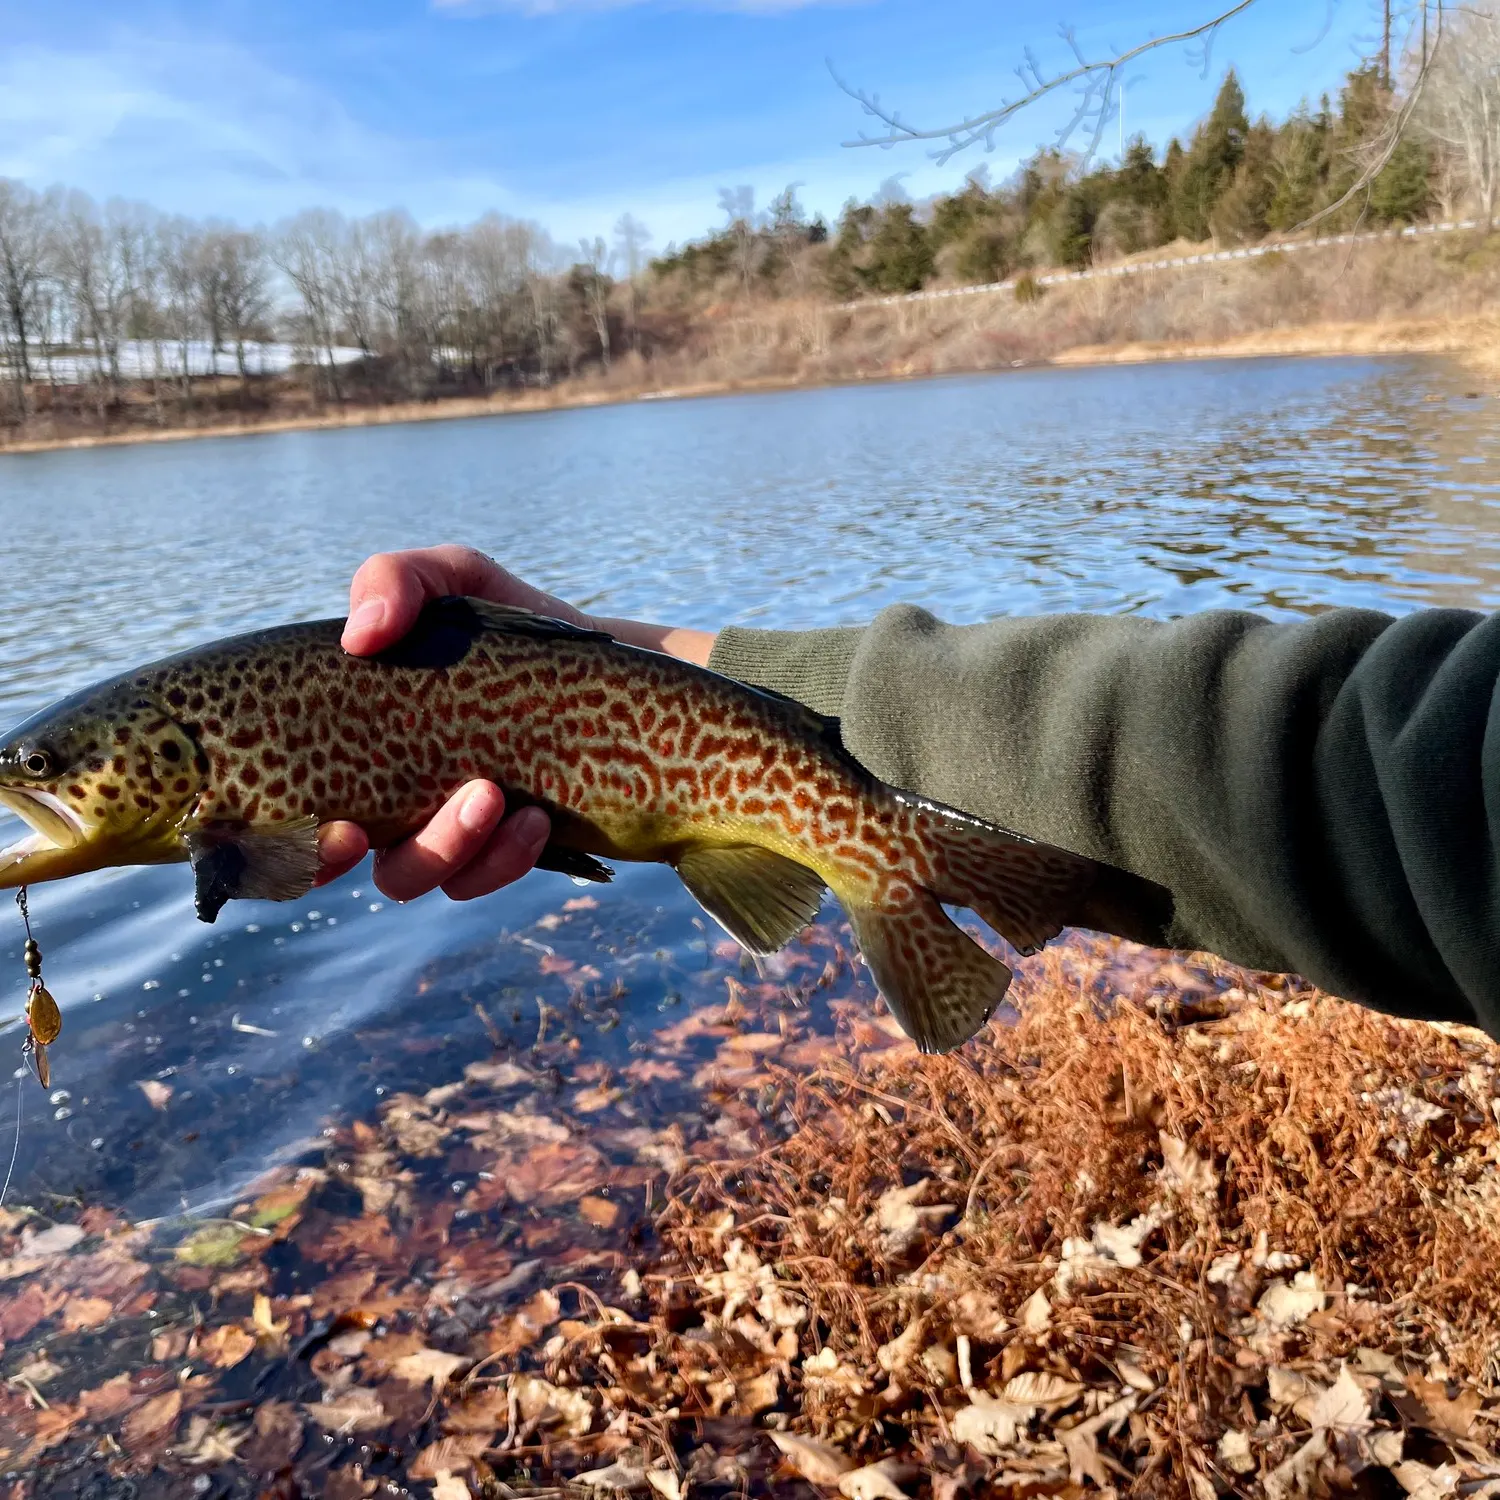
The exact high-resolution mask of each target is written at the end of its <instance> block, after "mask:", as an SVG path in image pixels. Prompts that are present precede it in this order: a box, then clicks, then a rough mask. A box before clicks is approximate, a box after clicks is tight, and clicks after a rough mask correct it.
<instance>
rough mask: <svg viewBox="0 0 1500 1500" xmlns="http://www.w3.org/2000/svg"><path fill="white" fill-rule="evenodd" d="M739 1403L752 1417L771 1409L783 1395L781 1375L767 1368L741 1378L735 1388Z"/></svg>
mask: <svg viewBox="0 0 1500 1500" xmlns="http://www.w3.org/2000/svg"><path fill="white" fill-rule="evenodd" d="M734 1393H735V1396H736V1397H737V1398H738V1401H739V1405H740V1406H741V1407H742V1408H743V1409H744V1410H745V1411H747V1412H748V1413H749V1414H750V1415H751V1416H752V1417H753V1416H758V1415H759V1414H760V1413H761V1412H763V1411H769V1410H770V1409H771V1408H772V1407H773V1406H775V1405H776V1402H777V1401H778V1400H779V1399H780V1396H781V1376H780V1375H778V1374H777V1372H776V1371H775V1370H765V1371H763V1372H762V1373H761V1374H759V1375H752V1376H751V1377H750V1378H749V1379H748V1380H741V1381H740V1382H739V1383H738V1384H737V1385H736V1386H735V1390H734Z"/></svg>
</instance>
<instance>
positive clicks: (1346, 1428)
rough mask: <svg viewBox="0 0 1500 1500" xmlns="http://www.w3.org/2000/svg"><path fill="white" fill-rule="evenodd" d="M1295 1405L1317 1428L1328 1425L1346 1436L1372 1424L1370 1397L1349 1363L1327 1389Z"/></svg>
mask: <svg viewBox="0 0 1500 1500" xmlns="http://www.w3.org/2000/svg"><path fill="white" fill-rule="evenodd" d="M1294 1409H1295V1411H1296V1413H1297V1415H1298V1416H1299V1417H1301V1418H1302V1420H1303V1421H1304V1422H1306V1423H1307V1425H1308V1426H1309V1427H1311V1428H1312V1429H1313V1431H1314V1432H1317V1431H1320V1430H1322V1429H1324V1428H1326V1429H1327V1430H1328V1431H1330V1432H1332V1433H1335V1434H1336V1435H1340V1436H1342V1435H1345V1434H1348V1433H1355V1432H1364V1431H1365V1430H1366V1429H1367V1428H1368V1427H1369V1426H1370V1398H1369V1397H1368V1396H1366V1395H1365V1393H1364V1388H1363V1387H1362V1386H1361V1385H1360V1383H1359V1382H1358V1381H1357V1380H1356V1379H1355V1378H1354V1376H1353V1375H1352V1374H1351V1373H1350V1370H1349V1366H1348V1365H1344V1366H1342V1367H1341V1368H1340V1370H1339V1378H1338V1379H1337V1380H1336V1381H1334V1383H1333V1384H1332V1385H1331V1386H1329V1387H1328V1389H1327V1390H1325V1391H1319V1392H1318V1393H1317V1394H1316V1395H1311V1396H1306V1397H1304V1398H1303V1399H1302V1400H1301V1401H1299V1402H1298V1403H1297V1405H1296V1407H1295V1408H1294Z"/></svg>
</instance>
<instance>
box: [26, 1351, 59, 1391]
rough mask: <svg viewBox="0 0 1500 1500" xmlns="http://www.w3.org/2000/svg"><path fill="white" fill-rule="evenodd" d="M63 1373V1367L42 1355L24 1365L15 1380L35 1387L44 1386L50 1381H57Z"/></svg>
mask: <svg viewBox="0 0 1500 1500" xmlns="http://www.w3.org/2000/svg"><path fill="white" fill-rule="evenodd" d="M62 1372H63V1367H62V1366H61V1365H57V1364H53V1362H52V1361H51V1360H50V1359H48V1358H47V1356H46V1355H45V1354H40V1355H38V1356H37V1357H36V1358H35V1359H33V1360H32V1361H30V1363H28V1364H24V1365H22V1366H21V1368H20V1369H19V1370H17V1371H16V1375H15V1378H16V1379H17V1380H25V1381H28V1382H29V1383H30V1384H32V1385H34V1386H44V1385H46V1383H47V1382H48V1381H49V1380H55V1379H56V1378H57V1377H58V1376H59V1375H61V1374H62Z"/></svg>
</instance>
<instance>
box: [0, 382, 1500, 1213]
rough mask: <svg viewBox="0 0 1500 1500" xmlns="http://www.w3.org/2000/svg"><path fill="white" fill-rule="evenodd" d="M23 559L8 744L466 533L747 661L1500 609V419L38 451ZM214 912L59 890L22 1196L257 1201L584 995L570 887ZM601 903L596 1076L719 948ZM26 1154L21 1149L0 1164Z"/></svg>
mask: <svg viewBox="0 0 1500 1500" xmlns="http://www.w3.org/2000/svg"><path fill="white" fill-rule="evenodd" d="M0 527H3V534H4V543H3V556H4V562H5V568H4V575H3V585H0V587H3V596H0V597H3V601H4V606H5V607H4V609H3V611H0V719H3V720H5V721H7V723H8V722H11V721H15V720H18V719H20V718H21V717H22V716H24V715H25V714H27V713H29V712H30V711H32V710H34V709H36V708H39V707H41V706H43V705H44V704H45V703H46V702H48V701H49V700H51V699H53V698H55V697H57V696H59V695H60V694H62V693H64V692H66V691H68V690H70V689H72V688H75V687H78V686H81V685H83V684H85V683H88V682H89V681H92V680H95V679H97V678H99V677H101V676H104V675H106V674H107V673H110V672H112V671H115V670H117V669H122V668H126V667H129V666H133V665H135V664H136V663H138V662H141V661H144V660H149V659H151V658H153V657H156V656H160V655H162V654H164V653H166V652H168V651H171V650H174V649H177V648H180V647H183V646H186V645H190V644H192V643H194V642H197V641H201V640H205V639H208V638H211V637H213V636H216V635H221V634H225V633H229V632H232V631H238V630H242V629H248V628H252V627H255V626H259V625H266V624H272V623H277V622H281V621H285V620H290V619H295V618H308V617H315V616H320V615H328V614H338V613H342V608H343V604H344V601H345V598H346V588H347V582H348V578H349V575H350V574H351V572H352V571H353V569H354V567H355V566H356V565H357V564H358V563H359V561H360V560H361V559H363V558H364V557H365V556H366V555H368V554H369V553H370V552H372V551H376V550H380V549H385V548H393V547H401V546H412V545H419V544H424V543H430V542H434V541H438V540H464V541H469V542H472V543H474V544H476V545H478V546H481V547H483V548H484V549H485V550H487V551H490V552H493V553H494V554H495V555H497V556H498V557H500V558H501V559H502V560H504V561H505V562H507V563H508V564H509V565H510V566H512V567H513V568H514V569H515V570H516V571H518V572H520V573H521V574H522V575H523V576H525V577H527V578H529V579H531V580H533V581H534V582H536V583H538V584H540V585H542V586H544V587H546V588H548V589H550V590H552V591H554V592H556V593H559V594H562V595H564V596H566V597H570V598H572V599H573V600H575V601H576V602H577V603H579V604H580V605H583V606H585V607H587V608H591V609H599V610H602V611H605V612H608V613H613V614H634V615H639V616H644V617H654V618H657V619H661V620H668V621H672V622H674V623H679V624H684V625H696V626H702V627H710V628H711V627H714V626H717V625H721V624H724V623H726V622H731V621H734V622H740V623H752V624H753V623H764V624H767V625H777V626H791V627H802V626H809V625H820V624H835V623H854V622H859V621H863V620H866V619H868V618H869V617H870V616H871V615H873V614H874V613H875V612H876V611H877V610H879V609H880V608H882V607H884V606H885V605H888V604H892V603H895V602H898V601H911V602H916V603H922V604H926V605H928V606H930V607H932V608H934V609H935V610H937V611H938V612H940V613H942V614H944V615H945V616H947V617H948V618H950V619H954V620H978V619H983V618H985V617H987V616H992V615H995V614H1000V613H1007V612H1010V613H1027V614H1033V613H1040V612H1046V611H1053V610H1070V609H1078V610H1095V611H1138V612H1142V613H1146V614H1151V615H1159V616H1169V615H1177V614H1182V613H1185V612H1188V611H1192V610H1200V609H1206V608H1215V607H1221V606H1237V607H1247V608H1253V609H1258V610H1263V611H1267V612H1271V613H1274V614H1278V615H1282V616H1287V615H1293V614H1297V613H1302V612H1311V611H1315V610H1318V609H1323V608H1327V607H1330V606H1334V605H1347V604H1357V605H1367V606H1375V607H1380V608H1386V609H1390V610H1394V611H1405V610H1409V609H1412V608H1415V607H1418V606H1420V605H1424V604H1445V605H1464V606H1472V607H1482V608H1487V609H1488V608H1494V607H1496V606H1497V605H1500V431H1497V427H1496V423H1495V421H1494V406H1493V400H1492V398H1491V397H1490V396H1489V395H1488V394H1487V393H1486V394H1484V395H1479V394H1476V393H1475V392H1474V390H1473V381H1472V380H1471V379H1470V378H1469V377H1466V376H1464V375H1463V374H1462V373H1461V372H1458V371H1456V370H1455V369H1453V368H1452V367H1451V366H1448V365H1446V364H1443V363H1441V362H1437V361H1421V360H1415V359H1397V360H1382V361H1376V360H1364V359H1340V360H1324V361H1255V362H1235V363H1229V362H1225V363H1213V364H1194V365H1179V366H1155V367H1143V368H1134V369H1131V368H1125V369H1099V370H1076V371H1060V370H1058V371H1053V370H1049V371H1035V372H1018V373H1009V374H1004V375H998V376H987V377H975V378H964V379H952V380H941V381H932V382H927V383H921V384H904V385H884V386H866V387H859V388H837V389H827V390H817V391H809V392H795V393H788V394H781V395H759V396H747V397H733V398H723V399H714V400H704V401H691V402H680V403H679V402H662V403H651V404H640V405H629V406H620V407H614V408H607V409H597V410H589V411H576V412H557V413H550V414H543V415H531V416H519V417H503V418H496V419H489V420H480V421H465V422H441V423H428V424H420V425H412V426H397V427H386V428H376V429H367V430H362V431H330V432H314V433H289V434H278V435H268V436H263V437H256V438H250V439H226V440H215V441H198V442H191V443H182V444H168V445H161V446H140V447H125V448H114V449H97V450H92V451H79V452H68V453H55V454H42V455H31V456H11V457H8V458H0ZM14 833H15V829H14V827H13V826H11V825H10V824H9V823H6V824H5V825H4V826H0V842H5V841H8V840H9V838H10V837H12V836H14ZM191 887H192V882H191V878H190V876H189V873H188V871H187V870H186V868H185V867H181V866H178V867H175V868H169V869H161V870H144V871H118V872H109V873H104V874H100V875H98V876H94V877H88V878H83V879H79V880H76V881H72V882H67V883H65V884H63V885H59V886H51V887H46V886H44V887H37V888H35V889H34V890H33V892H32V898H31V904H32V914H33V919H34V922H35V924H36V927H37V934H38V938H39V940H40V942H41V944H42V947H43V949H44V950H45V951H46V954H47V979H48V983H49V986H50V987H51V988H52V990H53V991H54V993H55V994H56V995H57V996H58V998H59V1000H60V1001H61V1002H62V1005H63V1009H64V1017H65V1025H64V1031H63V1036H62V1039H61V1041H60V1043H59V1045H58V1046H57V1047H56V1048H55V1049H54V1051H53V1060H52V1061H53V1088H54V1090H61V1091H62V1093H59V1094H57V1095H56V1097H54V1098H53V1099H51V1100H49V1099H48V1097H47V1096H46V1095H45V1094H43V1092H42V1091H41V1090H40V1089H39V1088H38V1087H37V1086H36V1084H35V1083H34V1082H31V1081H29V1080H28V1081H27V1082H26V1084H25V1087H24V1089H23V1090H22V1093H21V1099H22V1106H23V1110H24V1129H23V1132H22V1137H21V1144H20V1152H19V1159H18V1166H17V1175H16V1185H15V1187H14V1188H13V1189H12V1191H13V1193H14V1194H15V1195H16V1196H17V1197H19V1198H22V1199H26V1200H29V1201H32V1202H39V1203H40V1202H45V1201H47V1199H48V1197H49V1195H57V1196H61V1197H64V1198H72V1197H78V1196H83V1197H88V1198H96V1199H102V1200H103V1201H106V1202H107V1203H109V1204H111V1205H112V1206H122V1207H124V1208H126V1209H127V1210H128V1211H130V1212H131V1213H133V1214H137V1215H139V1214H159V1213H170V1212H174V1211H176V1210H179V1209H183V1208H201V1207H205V1206H208V1205H211V1204H213V1203H216V1202H219V1201H222V1200H223V1198H224V1196H225V1195H227V1194H231V1193H233V1191H234V1189H235V1187H236V1186H237V1185H238V1184H240V1183H241V1182H243V1181H244V1179H245V1178H246V1177H247V1176H249V1175H250V1174H252V1173H253V1172H255V1171H257V1170H259V1169H260V1168H262V1167H263V1166H265V1165H266V1164H267V1163H268V1162H270V1161H272V1160H274V1159H278V1158H282V1157H285V1156H288V1155H291V1154H296V1153H298V1152H299V1151H301V1150H305V1149H307V1147H308V1144H309V1142H312V1141H314V1140H315V1138H316V1137H317V1136H318V1134H319V1132H320V1131H322V1130H324V1129H325V1128H327V1126H328V1125H329V1124H330V1122H331V1121H334V1120H337V1119H341V1118H343V1119H347V1118H348V1117H349V1116H350V1115H355V1114H360V1113H368V1112H370V1111H371V1110H373V1108H374V1107H375V1105H376V1103H377V1101H378V1099H379V1097H380V1096H381V1094H382V1093H383V1092H385V1091H388V1090H393V1089H400V1088H406V1087H414V1086H417V1085H418V1084H419V1083H421V1082H422V1081H425V1080H429V1079H432V1078H442V1077H452V1076H455V1074H456V1072H457V1070H458V1069H459V1068H461V1066H462V1064H463V1062H464V1061H466V1060H468V1059H470V1058H474V1057H478V1056H482V1055H486V1054H488V1052H489V1051H490V1046H491V1043H490V1040H489V1030H488V1029H487V1028H493V1029H495V1030H498V1031H500V1032H501V1033H503V1034H504V1035H505V1036H507V1037H514V1038H516V1039H519V1040H529V1039H530V1038H531V1037H532V1036H534V1035H535V1032H536V1028H537V1026H538V1020H539V1010H538V999H539V998H540V999H541V1000H542V1001H543V1003H544V1004H547V1005H553V1006H556V1005H559V1004H561V1001H560V1000H559V996H561V995H562V994H564V993H565V991H564V989H563V988H562V986H561V984H560V982H559V981H555V980H554V981H551V983H552V985H553V986H554V987H553V988H548V983H547V982H544V980H543V979H542V978H540V977H539V970H538V955H539V952H542V951H543V950H544V949H545V948H547V947H549V946H552V941H551V939H550V938H549V936H548V933H549V931H550V929H549V928H548V927H547V926H545V925H544V926H543V927H540V928H539V927H538V926H537V925H536V924H537V922H538V919H544V918H545V917H546V916H547V914H548V913H549V912H552V911H554V910H555V909H556V908H558V907H560V906H561V905H562V903H563V902H564V901H566V900H568V899H569V898H570V897H573V896H576V895H577V894H578V893H577V892H576V891H575V890H574V889H573V887H572V886H570V885H569V884H568V883H567V882H566V881H565V880H564V879H562V878H561V877H559V876H554V875H535V876H532V877H531V878H529V879H528V880H527V881H525V882H523V883H522V885H521V886H520V887H518V888H515V889H513V890H511V891H508V892H504V893H501V894H500V895H497V896H495V897H491V898H489V899H488V900H485V901H481V902H476V903H471V904H468V905H463V906H460V905H454V904H452V903H450V902H447V901H446V900H445V899H444V898H442V897H441V896H437V895H434V896H431V897H428V898H426V899H424V900H422V901H419V902H415V903H413V904H411V905H410V906H407V907H399V908H398V907H394V906H392V905H390V904H388V903H385V902H383V901H382V899H381V898H380V896H379V895H378V893H377V892H375V891H374V889H373V888H372V887H371V885H370V882H369V879H368V870H361V871H359V872H356V874H355V875H354V876H352V877H350V878H348V879H346V880H344V881H343V882H341V883H339V884H337V885H334V886H331V887H327V888H325V889H323V890H320V891H318V892H317V893H315V895H314V896H313V897H311V898H309V899H307V900H305V901H301V902H297V903H293V904H291V905H288V906H277V905H269V904H263V903H262V904H249V903H236V904H235V905H233V906H231V907H230V908H229V909H228V910H227V911H226V913H225V915H224V916H223V917H221V919H220V922H219V924H218V925H217V926H215V927H206V926H203V925H201V924H200V923H198V922H197V921H196V920H195V919H194V917H193V912H192V901H191V894H192V891H191ZM595 894H596V895H597V897H598V900H599V903H600V904H599V906H598V908H597V910H595V911H593V912H591V913H590V914H589V917H588V920H587V922H586V923H585V924H583V925H582V926H580V925H579V924H578V923H571V924H569V928H568V935H567V941H568V943H569V944H571V947H570V949H569V953H570V956H571V958H572V961H573V962H574V963H575V965H579V966H583V965H587V964H589V963H592V964H593V965H594V966H595V967H596V968H597V969H598V971H599V973H600V975H601V976H602V977H610V976H623V979H624V981H625V982H626V986H627V988H628V993H627V994H626V995H625V996H624V997H623V998H617V999H616V1000H613V1001H611V1000H608V999H606V998H603V997H602V984H601V995H600V996H599V997H595V999H594V1000H590V1001H587V1002H585V1003H586V1005H592V1006H593V1011H591V1012H590V1015H591V1018H592V1019H594V1020H597V1019H598V1016H599V1013H600V1012H601V1010H609V1011H610V1015H609V1017H608V1018H607V1019H606V1021H605V1023H604V1024H603V1025H601V1026H598V1027H596V1026H589V1027H588V1028H586V1031H587V1034H586V1035H583V1032H584V1030H585V1028H583V1027H582V1026H581V1025H580V1039H581V1040H580V1044H581V1045H582V1046H583V1047H585V1048H586V1049H595V1050H598V1051H599V1052H601V1053H602V1054H611V1055H618V1054H621V1053H623V1052H624V1050H625V1049H627V1048H628V1047H629V1045H630V1042H631V1039H632V1038H633V1037H635V1036H638V1035H640V1034H641V1032H642V1031H643V1030H645V1029H646V1028H649V1027H651V1026H652V1025H654V1024H656V1023H657V1022H658V1020H659V1018H660V1015H661V1014H662V1013H663V1011H664V1010H670V1009H671V1007H672V1006H673V1004H674V1002H675V1000H676V995H677V985H678V981H679V980H681V979H682V978H683V976H685V975H687V974H689V973H690V972H691V971H692V970H693V969H694V968H695V967H701V966H702V964H703V962H704V957H705V943H706V941H707V934H706V932H705V929H704V926H703V923H702V921H701V919H700V918H699V916H698V913H697V909H696V907H695V906H694V905H693V903H692V902H691V901H690V900H689V899H688V898H687V896H686V895H685V894H684V893H683V892H682V891H681V888H680V887H679V886H678V885H677V883H676V880H675V878H674V877H673V876H671V875H670V874H668V873H667V872H664V871H661V870H658V869H654V868H648V869H628V870H626V871H624V872H622V877H621V878H620V879H619V880H618V882H617V883H616V884H615V885H614V886H612V887H610V888H608V889H606V890H598V891H596V892H595ZM20 937H21V933H20V923H19V917H18V916H16V915H15V914H14V913H13V912H12V911H11V910H10V908H9V906H8V904H6V905H3V906H0V1015H15V1014H18V1013H19V1011H20V1007H21V1004H22V1000H23V996H24V988H25V977H24V974H23V971H22V968H21V961H20ZM558 941H559V942H561V938H559V939H558ZM579 972H583V973H585V974H587V970H586V969H582V968H581V969H580V970H579ZM476 1005H477V1006H479V1007H482V1009H483V1015H482V1016H481V1014H480V1012H479V1010H477V1009H476ZM616 1010H617V1011H618V1013H619V1021H620V1024H619V1025H614V1024H613V1012H614V1011H616ZM552 1024H553V1025H554V1026H556V1025H558V1024H577V1017H576V1016H575V1017H574V1020H573V1022H569V1021H567V1020H566V1019H564V1020H563V1021H561V1022H559V1021H557V1020H553V1022H552ZM20 1039H21V1033H20V1031H19V1030H18V1029H16V1030H12V1031H10V1032H7V1033H5V1034H4V1035H3V1036H0V1053H3V1050H4V1049H5V1048H6V1047H14V1048H15V1049H16V1052H17V1053H18V1052H19V1047H20ZM9 1070H10V1068H9V1065H7V1066H6V1067H5V1069H4V1070H3V1071H4V1073H5V1074H8V1073H9ZM143 1083H160V1084H163V1085H164V1086H165V1087H166V1088H168V1089H170V1090H171V1091H172V1094H171V1100H170V1106H169V1108H167V1109H165V1110H161V1109H154V1108H153V1106H152V1103H151V1102H150V1099H149V1098H148V1092H147V1090H145V1089H143V1088H141V1087H140V1086H139V1085H141V1084H143ZM13 1087H14V1086H13V1085H9V1084H7V1085H6V1087H5V1089H4V1090H3V1091H0V1121H4V1120H5V1119H6V1118H7V1116H8V1115H13V1112H14V1110H15V1108H16V1096H15V1094H14V1093H13V1092H11V1089H12V1088H13ZM64 1095H65V1096H66V1097H64ZM10 1139H11V1126H10V1125H9V1124H5V1123H0V1167H3V1164H4V1158H5V1157H7V1156H8V1155H9V1152H8V1150H7V1149H5V1148H8V1146H9V1144H10Z"/></svg>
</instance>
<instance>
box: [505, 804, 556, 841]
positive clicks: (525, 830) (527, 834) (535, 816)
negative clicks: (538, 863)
mask: <svg viewBox="0 0 1500 1500" xmlns="http://www.w3.org/2000/svg"><path fill="white" fill-rule="evenodd" d="M513 826H514V828H515V830H516V840H517V842H518V843H520V844H521V845H522V847H524V848H532V847H536V848H540V847H541V845H542V844H544V843H546V841H547V835H548V834H549V833H551V832H552V823H551V820H550V819H549V818H548V817H547V814H546V813H544V812H543V811H542V810H541V808H539V807H523V808H522V809H521V811H520V812H518V813H517V814H516V816H515V821H514V824H513Z"/></svg>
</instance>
